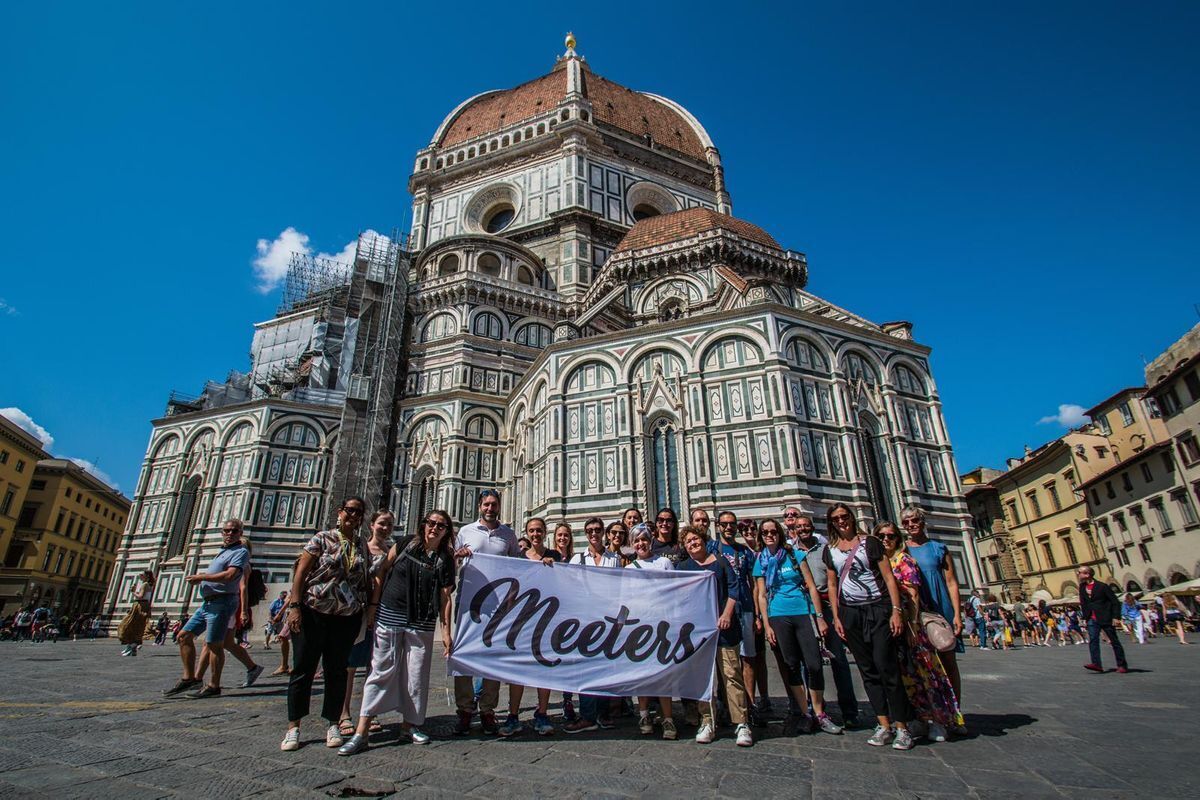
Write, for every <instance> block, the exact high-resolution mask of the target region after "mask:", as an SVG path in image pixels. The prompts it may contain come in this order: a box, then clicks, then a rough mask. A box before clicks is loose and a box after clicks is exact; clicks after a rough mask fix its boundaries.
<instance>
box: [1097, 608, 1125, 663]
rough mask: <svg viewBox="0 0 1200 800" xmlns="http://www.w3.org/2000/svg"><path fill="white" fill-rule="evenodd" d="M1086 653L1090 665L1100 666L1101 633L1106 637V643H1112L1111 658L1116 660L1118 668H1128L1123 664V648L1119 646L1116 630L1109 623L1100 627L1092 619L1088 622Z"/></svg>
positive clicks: (1119, 641)
mask: <svg viewBox="0 0 1200 800" xmlns="http://www.w3.org/2000/svg"><path fill="white" fill-rule="evenodd" d="M1087 627H1088V652H1089V653H1090V655H1091V657H1092V663H1093V664H1095V665H1096V666H1100V632H1101V631H1103V632H1104V633H1106V634H1107V635H1108V641H1110V642H1111V643H1112V649H1113V656H1114V657H1116V659H1117V666H1118V667H1128V666H1129V664H1127V663H1126V662H1125V648H1124V647H1122V646H1121V640H1120V639H1118V638H1117V630H1116V628H1114V627H1113V624H1112V623H1111V622H1110V623H1108V624H1107V625H1101V624H1100V623H1099V622H1097V621H1096V620H1094V619H1089V620H1088V624H1087Z"/></svg>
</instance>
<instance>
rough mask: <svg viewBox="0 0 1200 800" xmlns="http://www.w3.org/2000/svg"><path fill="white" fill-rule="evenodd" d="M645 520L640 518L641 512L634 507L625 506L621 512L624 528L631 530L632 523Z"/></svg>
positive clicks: (638, 523) (635, 523) (637, 523)
mask: <svg viewBox="0 0 1200 800" xmlns="http://www.w3.org/2000/svg"><path fill="white" fill-rule="evenodd" d="M644 521H645V520H644V519H642V512H641V511H640V510H639V509H636V508H627V509H625V510H624V511H623V512H621V522H623V523H625V530H626V531H632V530H633V526H634V525H640V524H642V522H644Z"/></svg>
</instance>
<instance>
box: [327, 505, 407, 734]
mask: <svg viewBox="0 0 1200 800" xmlns="http://www.w3.org/2000/svg"><path fill="white" fill-rule="evenodd" d="M395 526H396V515H395V514H393V513H392V512H391V511H389V510H387V509H386V508H381V509H380V510H378V511H376V512H375V513H374V514H372V515H371V525H370V528H369V531H370V536H369V537H368V538H367V550H368V552H369V553H370V562H369V563H368V569H369V570H370V572H371V579H372V581H378V580H379V570H380V568H381V566H382V565H383V560H384V558H385V557H387V554H388V552H390V548H391V546H392V529H393V528H394V527H395ZM367 617H368V618H369V617H370V611H368V612H367ZM362 632H363V633H364V636H363V639H362V641H361V642H358V643H357V644H355V645H354V646H353V647H351V648H350V662H349V666H348V667H347V669H346V699H345V700H344V701H343V702H342V718H341V719H339V720H338V730H339V731H341V733H342V736H343V737H346V736H352V735H354V731H355V727H354V721H353V720H354V718H353V717H352V716H351V712H350V699H351V698H352V697H353V696H354V678H355V677H356V676H357V675H358V670H359V668H360V667H370V666H371V661H372V659H371V646H372V643H373V642H374V639H375V637H374V636H372V635H371V628H370V625H367V626H365V627H364V631H362ZM379 730H381V728H380V727H379V725H378V724H376V723H374V722H372V723H371V727H370V732H371V733H375V732H376V731H379Z"/></svg>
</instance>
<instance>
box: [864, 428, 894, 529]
mask: <svg viewBox="0 0 1200 800" xmlns="http://www.w3.org/2000/svg"><path fill="white" fill-rule="evenodd" d="M858 447H859V451H860V453H861V455H862V463H863V465H864V466H865V467H866V480H867V493H868V494H869V495H870V497H871V507H872V508H873V509H874V511H875V520H876V522H880V521H882V520H885V519H886V520H898V519H899V518H900V517H899V515H898V514H897V512H896V506H895V503H894V502H893V499H892V498H893V497H894V496H895V495H894V492H893V487H892V482H891V478H890V477H889V473H888V463H889V461H888V457H887V449H886V447H885V444H884V440H883V433H882V431H881V430H880V426H879V421H878V420H876V419H875V417H874V416H873V415H871V414H869V413H867V412H865V411H864V412H860V413H859V415H858Z"/></svg>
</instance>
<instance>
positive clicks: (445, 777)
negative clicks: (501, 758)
mask: <svg viewBox="0 0 1200 800" xmlns="http://www.w3.org/2000/svg"><path fill="white" fill-rule="evenodd" d="M512 763H520V762H512ZM497 766H498V767H499V766H501V765H499V764H497ZM509 771H510V772H511V771H512V766H511V764H510V765H509ZM495 777H497V776H495V775H489V774H487V773H484V772H479V771H476V770H466V769H455V768H453V767H448V768H445V769H435V770H429V771H427V772H422V773H420V774H419V775H416V776H414V777H413V778H412V779H411V780H410V781H406V782H407V783H413V784H416V785H419V786H426V787H429V788H432V789H443V790H446V791H454V792H472V791H474V790H475V789H476V788H478V787H479V786H482V785H483V784H485V783H487V782H488V781H489V780H491V779H493V778H495Z"/></svg>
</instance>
